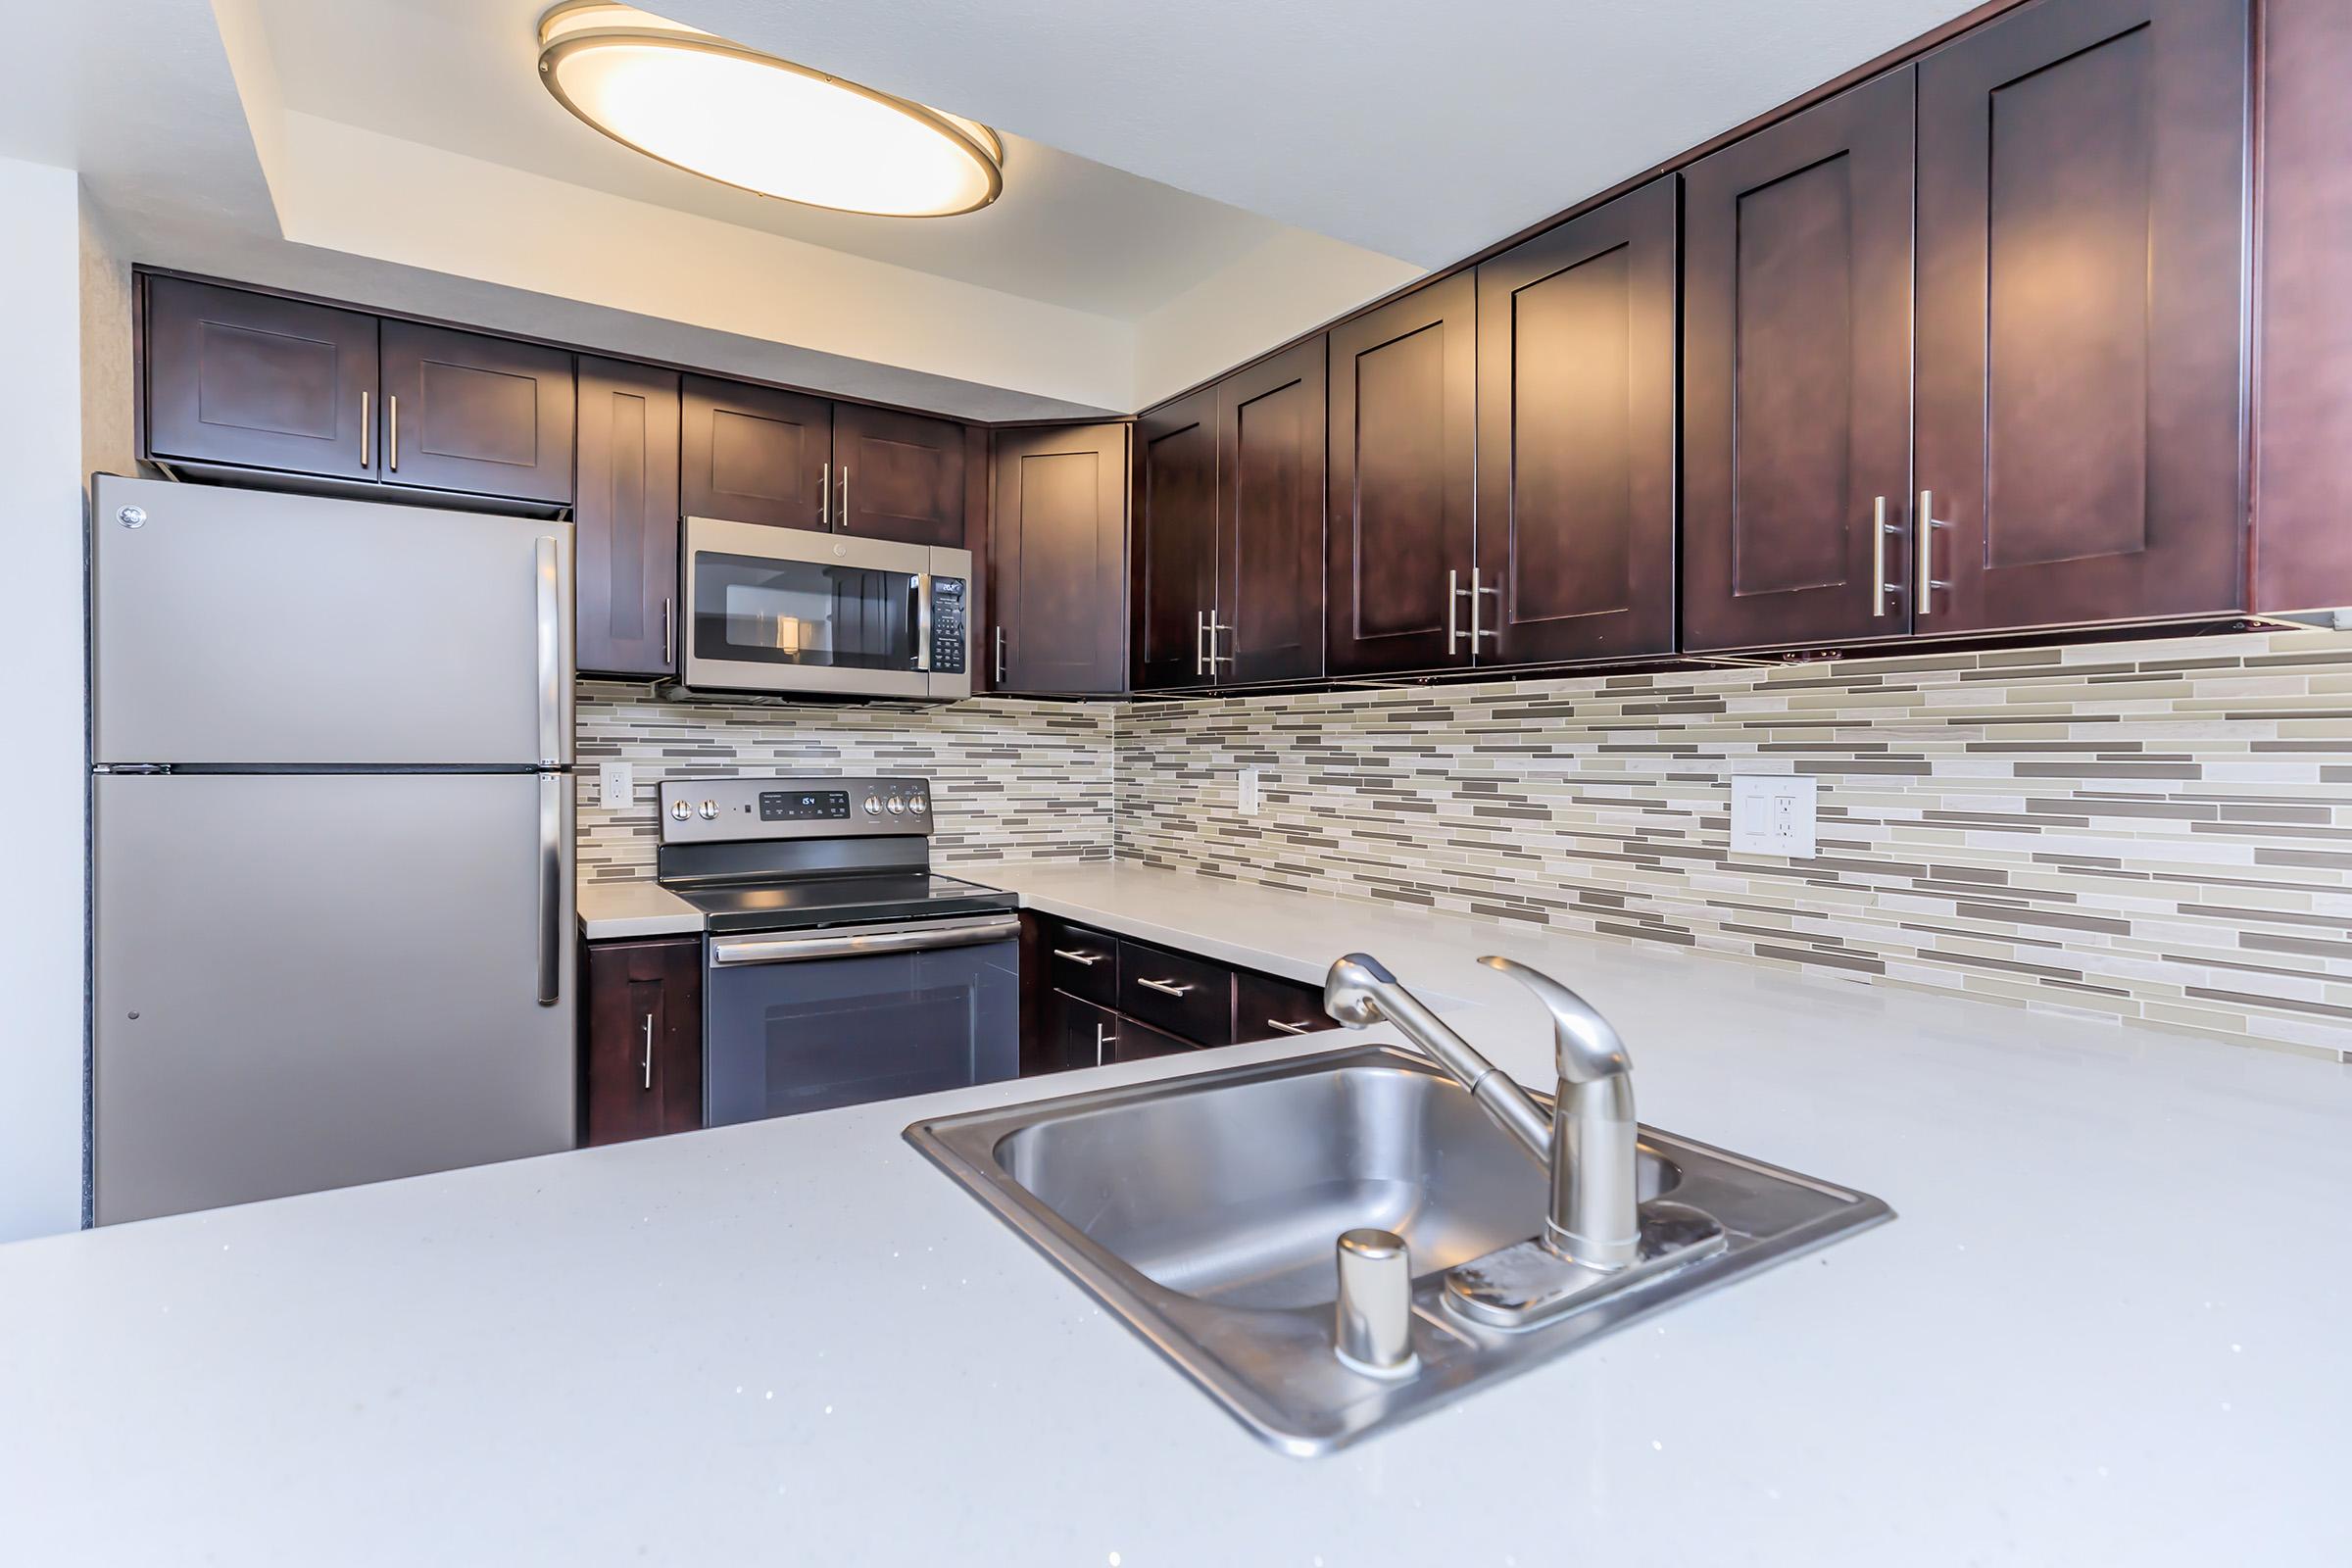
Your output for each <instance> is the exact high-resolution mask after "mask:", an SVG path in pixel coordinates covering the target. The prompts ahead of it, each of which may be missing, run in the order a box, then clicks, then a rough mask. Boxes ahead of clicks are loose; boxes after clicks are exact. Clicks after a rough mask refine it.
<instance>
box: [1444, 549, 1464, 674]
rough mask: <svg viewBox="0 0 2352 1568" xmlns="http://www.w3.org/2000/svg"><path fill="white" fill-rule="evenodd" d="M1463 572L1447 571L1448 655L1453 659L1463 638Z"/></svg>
mask: <svg viewBox="0 0 2352 1568" xmlns="http://www.w3.org/2000/svg"><path fill="white" fill-rule="evenodd" d="M1461 627H1462V574H1461V573H1460V572H1458V571H1454V570H1451V569H1450V568H1449V569H1448V570H1447V571H1446V658H1447V659H1451V658H1452V657H1453V654H1454V650H1455V649H1456V648H1457V647H1458V646H1459V645H1460V643H1461V640H1462V630H1461Z"/></svg>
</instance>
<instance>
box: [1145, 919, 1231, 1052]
mask: <svg viewBox="0 0 2352 1568" xmlns="http://www.w3.org/2000/svg"><path fill="white" fill-rule="evenodd" d="M1119 1010H1120V1011H1121V1012H1123V1013H1125V1014H1127V1016H1128V1017H1130V1018H1135V1019H1140V1020H1141V1021H1142V1022H1144V1023H1147V1024H1150V1025H1151V1026H1152V1027H1153V1028H1155V1029H1164V1030H1166V1031H1167V1032H1168V1033H1170V1034H1172V1035H1176V1036H1178V1037H1180V1038H1182V1039H1185V1040H1189V1041H1191V1042H1193V1043H1194V1044H1195V1045H1201V1046H1230V1045H1232V1044H1233V971H1232V970H1231V969H1228V968H1226V967H1225V966H1224V965H1223V964H1221V963H1212V962H1210V961H1209V960H1208V959H1206V958H1196V957H1193V956H1190V955H1187V954H1182V953H1170V952H1168V951H1167V950H1165V949H1164V948H1150V947H1146V946H1144V945H1143V944H1142V943H1140V942H1128V941H1125V940H1121V942H1120V943H1119Z"/></svg>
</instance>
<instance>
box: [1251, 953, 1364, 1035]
mask: <svg viewBox="0 0 2352 1568" xmlns="http://www.w3.org/2000/svg"><path fill="white" fill-rule="evenodd" d="M1338 1027H1339V1024H1338V1022H1337V1021H1336V1020H1334V1019H1333V1017H1332V1016H1331V1014H1330V1013H1327V1012H1325V1011H1324V1010H1323V992H1322V989H1321V988H1320V987H1317V986H1306V985H1300V984H1299V982H1297V981H1296V980H1278V979H1276V978H1275V977H1274V976H1273V975H1270V974H1253V973H1251V972H1250V971H1248V970H1242V971H1239V972H1237V973H1236V974H1235V975H1234V977H1233V1037H1234V1039H1236V1040H1270V1039H1272V1038H1273V1037H1275V1036H1276V1035H1308V1034H1317V1033H1320V1032H1321V1031H1323V1030H1325V1029H1336V1028H1338Z"/></svg>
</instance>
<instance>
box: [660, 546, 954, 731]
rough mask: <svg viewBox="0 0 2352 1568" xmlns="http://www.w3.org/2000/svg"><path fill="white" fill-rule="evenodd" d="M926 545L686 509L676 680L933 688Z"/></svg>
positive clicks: (834, 688)
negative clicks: (681, 667) (682, 639)
mask: <svg viewBox="0 0 2352 1568" xmlns="http://www.w3.org/2000/svg"><path fill="white" fill-rule="evenodd" d="M931 556H932V552H931V551H929V550H927V549H925V548H923V547H922V546H920V545H906V544H895V543H893V542H891V541H889V540H884V539H857V538H850V537H847V536H845V535H842V534H831V533H811V532H809V531H807V530H804V529H797V528H768V527H761V526H760V525H758V524H754V523H744V522H728V521H725V520H723V519H720V518H714V517H689V518H687V519H686V668H685V681H686V684H687V685H688V686H695V687H703V688H705V689H709V690H714V691H778V692H814V693H840V694H844V695H852V696H866V697H928V696H931V695H933V693H932V680H931V664H932V656H933V638H932V633H931V566H932V563H931Z"/></svg>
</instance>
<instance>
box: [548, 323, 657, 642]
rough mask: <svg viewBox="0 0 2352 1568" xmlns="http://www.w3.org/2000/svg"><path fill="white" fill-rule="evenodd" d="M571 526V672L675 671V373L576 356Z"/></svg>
mask: <svg viewBox="0 0 2352 1568" xmlns="http://www.w3.org/2000/svg"><path fill="white" fill-rule="evenodd" d="M572 522H573V556H572V559H573V562H574V571H575V573H576V581H577V615H576V618H577V623H578V624H577V629H576V632H575V634H574V646H575V647H576V649H577V650H578V655H577V658H578V663H579V667H580V668H581V669H582V670H583V671H586V672H588V673H592V674H599V675H625V676H631V677H637V678H656V677H660V676H662V675H669V674H674V673H675V672H676V669H677V636H678V632H679V629H680V628H679V626H678V623H677V592H678V372H677V371H675V370H659V369H655V368H652V367H650V366H643V365H625V364H622V363H620V362H618V361H615V360H597V359H588V358H585V357H583V358H582V359H581V361H580V484H579V498H578V500H577V501H576V502H575V503H574V510H573V512H572Z"/></svg>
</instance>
